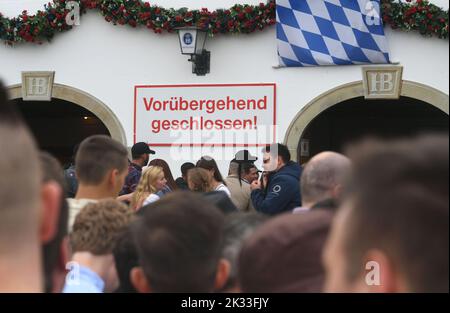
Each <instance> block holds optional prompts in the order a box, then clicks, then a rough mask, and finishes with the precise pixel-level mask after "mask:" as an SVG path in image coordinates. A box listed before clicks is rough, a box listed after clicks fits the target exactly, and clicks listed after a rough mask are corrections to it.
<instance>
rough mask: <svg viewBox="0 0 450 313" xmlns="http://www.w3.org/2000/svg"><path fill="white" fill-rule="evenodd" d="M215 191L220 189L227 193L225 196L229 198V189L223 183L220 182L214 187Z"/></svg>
mask: <svg viewBox="0 0 450 313" xmlns="http://www.w3.org/2000/svg"><path fill="white" fill-rule="evenodd" d="M215 191H222V192H225V193H226V194H227V196H228V197H229V198H231V192H230V189H228V187H227V186H225V185H224V184H220V185H219V186H217V187H216V189H215Z"/></svg>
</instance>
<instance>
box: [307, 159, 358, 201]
mask: <svg viewBox="0 0 450 313" xmlns="http://www.w3.org/2000/svg"><path fill="white" fill-rule="evenodd" d="M350 166H351V163H350V159H349V158H347V157H346V156H344V155H342V154H339V153H336V152H322V153H319V154H318V155H316V156H315V157H313V158H312V159H311V160H310V161H309V162H308V163H307V164H306V166H305V168H304V170H303V173H302V178H301V184H300V186H301V187H300V188H301V192H302V199H303V203H304V206H310V205H314V204H316V203H317V202H320V201H323V200H326V199H330V198H332V199H336V198H337V197H339V190H340V188H341V186H342V184H343V182H344V180H345V177H346V175H347V173H348V171H349V170H350Z"/></svg>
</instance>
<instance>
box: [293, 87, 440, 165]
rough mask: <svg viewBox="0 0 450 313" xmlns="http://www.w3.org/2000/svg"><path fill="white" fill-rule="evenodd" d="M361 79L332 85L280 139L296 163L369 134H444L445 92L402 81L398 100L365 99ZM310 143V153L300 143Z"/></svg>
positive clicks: (337, 149)
mask: <svg viewBox="0 0 450 313" xmlns="http://www.w3.org/2000/svg"><path fill="white" fill-rule="evenodd" d="M363 88H364V87H363V84H362V82H355V83H351V84H347V85H344V86H340V87H338V88H336V89H333V90H331V91H329V92H327V93H325V94H323V95H321V96H319V97H317V98H316V99H314V100H313V101H311V102H310V103H309V104H308V105H306V106H305V107H304V108H303V109H302V110H301V111H300V113H299V114H298V115H297V117H296V118H295V119H294V121H293V122H292V123H291V125H290V127H289V129H288V132H287V134H286V139H285V142H286V144H287V145H288V147H289V149H290V150H291V152H292V154H293V155H294V156H295V157H296V159H297V160H298V161H299V162H300V163H304V162H306V161H307V160H308V159H309V158H310V157H312V156H314V155H315V154H317V153H319V152H321V151H324V150H333V151H338V152H339V151H342V149H343V148H344V146H345V145H346V144H348V143H349V142H352V141H354V140H358V139H360V138H362V137H365V136H368V135H372V136H377V137H396V136H405V135H413V134H415V133H419V132H426V131H446V132H448V112H449V111H448V110H449V98H448V95H445V94H443V93H442V92H440V91H438V90H436V89H433V88H431V87H428V86H425V85H421V84H417V83H414V82H408V81H404V82H403V86H402V92H401V98H400V99H398V100H365V99H364V97H363V94H364V89H363ZM301 139H304V140H306V141H307V142H308V144H309V156H304V155H302V154H301V153H300V152H301V151H300V142H301Z"/></svg>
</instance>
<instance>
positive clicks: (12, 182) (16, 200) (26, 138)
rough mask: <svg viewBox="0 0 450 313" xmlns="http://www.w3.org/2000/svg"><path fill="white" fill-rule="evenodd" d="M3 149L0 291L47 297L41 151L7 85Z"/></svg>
mask: <svg viewBox="0 0 450 313" xmlns="http://www.w3.org/2000/svg"><path fill="white" fill-rule="evenodd" d="M0 147H1V148H2V153H1V154H0V173H1V175H0V292H41V291H43V286H44V284H43V281H42V277H43V275H42V260H41V253H40V249H41V238H40V234H41V223H40V218H41V211H40V209H41V188H40V186H41V185H40V182H41V170H40V166H39V158H38V150H37V148H36V144H35V141H34V140H33V138H32V136H31V135H30V133H29V131H28V129H27V127H26V126H25V125H24V123H23V121H22V118H21V117H20V115H19V113H18V112H17V111H16V109H15V108H14V107H13V105H12V104H11V102H9V101H8V98H7V95H6V90H5V89H4V87H3V85H2V83H1V82H0Z"/></svg>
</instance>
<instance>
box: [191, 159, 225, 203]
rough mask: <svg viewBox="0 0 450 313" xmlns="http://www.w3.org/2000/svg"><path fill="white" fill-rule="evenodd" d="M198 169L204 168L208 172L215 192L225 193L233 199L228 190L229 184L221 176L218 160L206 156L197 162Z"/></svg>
mask: <svg viewBox="0 0 450 313" xmlns="http://www.w3.org/2000/svg"><path fill="white" fill-rule="evenodd" d="M197 167H199V168H203V169H205V170H207V171H208V173H209V175H210V177H211V179H212V187H213V191H222V192H225V193H226V194H227V195H228V197H230V198H231V192H230V190H229V189H228V187H227V184H226V183H225V181H224V179H223V177H222V174H220V171H219V167H218V166H217V162H216V160H214V159H213V158H211V157H209V156H204V157H202V158H201V159H200V160H199V161H198V162H197Z"/></svg>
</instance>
